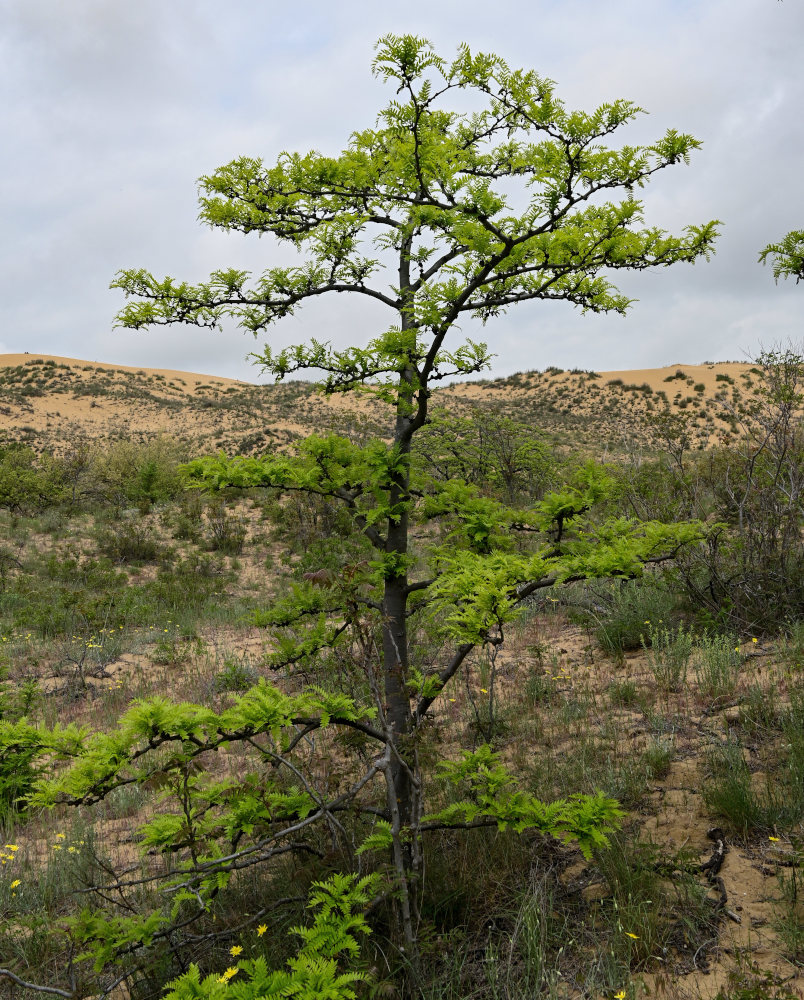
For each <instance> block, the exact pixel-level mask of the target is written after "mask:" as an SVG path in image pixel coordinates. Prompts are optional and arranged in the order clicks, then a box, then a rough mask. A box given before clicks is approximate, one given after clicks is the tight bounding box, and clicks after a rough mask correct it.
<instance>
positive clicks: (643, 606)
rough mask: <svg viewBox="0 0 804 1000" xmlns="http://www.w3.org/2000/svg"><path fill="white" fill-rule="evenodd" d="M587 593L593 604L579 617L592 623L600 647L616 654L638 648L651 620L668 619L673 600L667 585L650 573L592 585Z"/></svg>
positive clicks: (663, 620)
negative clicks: (636, 578)
mask: <svg viewBox="0 0 804 1000" xmlns="http://www.w3.org/2000/svg"><path fill="white" fill-rule="evenodd" d="M588 593H589V596H590V600H591V601H592V602H593V604H592V607H591V608H589V609H587V610H586V611H585V612H584V613H583V617H584V618H585V619H586V621H587V622H588V623H590V624H591V625H592V627H593V630H594V634H595V638H596V639H597V641H598V643H599V644H600V647H601V649H603V650H604V652H606V653H608V654H610V655H612V656H617V657H620V656H622V655H623V653H624V652H627V651H628V650H635V649H639V648H640V647H641V646H642V637H643V635H644V634H645V632H646V630H647V629H648V628H649V627H650V625H651V623H655V624H656V625H659V624H662V623H664V622H668V621H671V620H672V618H673V612H674V608H675V604H676V599H675V597H674V596H673V593H672V591H671V590H670V588H669V587H668V586H667V585H666V584H665V583H663V582H662V581H661V580H659V579H656V578H653V577H646V578H644V579H642V580H626V581H619V580H618V581H613V582H612V583H610V584H608V585H607V586H605V587H601V586H599V585H596V586H594V587H589V588H588Z"/></svg>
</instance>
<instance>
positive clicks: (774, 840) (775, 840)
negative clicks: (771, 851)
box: [768, 837, 779, 844]
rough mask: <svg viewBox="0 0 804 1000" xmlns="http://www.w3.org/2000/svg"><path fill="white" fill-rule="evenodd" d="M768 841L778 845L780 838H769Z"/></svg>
mask: <svg viewBox="0 0 804 1000" xmlns="http://www.w3.org/2000/svg"><path fill="white" fill-rule="evenodd" d="M768 840H771V841H773V843H774V844H777V843H778V842H779V838H778V837H768Z"/></svg>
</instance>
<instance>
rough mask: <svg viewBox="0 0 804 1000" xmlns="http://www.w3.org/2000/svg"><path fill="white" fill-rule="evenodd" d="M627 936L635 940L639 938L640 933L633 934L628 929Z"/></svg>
mask: <svg viewBox="0 0 804 1000" xmlns="http://www.w3.org/2000/svg"><path fill="white" fill-rule="evenodd" d="M625 936H626V937H630V938H633V939H634V940H635V941H638V940H639V935H638V934H632V933H631V931H626V932H625Z"/></svg>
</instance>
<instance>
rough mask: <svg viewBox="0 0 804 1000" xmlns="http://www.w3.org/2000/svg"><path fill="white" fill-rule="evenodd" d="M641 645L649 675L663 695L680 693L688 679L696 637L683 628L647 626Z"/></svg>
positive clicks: (679, 626)
mask: <svg viewBox="0 0 804 1000" xmlns="http://www.w3.org/2000/svg"><path fill="white" fill-rule="evenodd" d="M642 644H643V646H644V647H645V649H646V650H647V658H648V667H649V669H650V672H651V673H652V674H653V677H654V679H655V681H656V683H657V685H658V686H659V689H660V690H661V691H664V692H669V691H680V690H681V688H682V686H683V684H684V682H685V681H686V679H687V666H688V665H689V662H690V657H691V656H692V650H693V646H694V645H695V634H694V633H693V632H691V631H690V630H689V629H686V628H685V627H684V625H677V626H676V627H675V628H670V627H669V626H667V625H654V624H652V623H651V624H646V627H645V635H644V637H643V640H642Z"/></svg>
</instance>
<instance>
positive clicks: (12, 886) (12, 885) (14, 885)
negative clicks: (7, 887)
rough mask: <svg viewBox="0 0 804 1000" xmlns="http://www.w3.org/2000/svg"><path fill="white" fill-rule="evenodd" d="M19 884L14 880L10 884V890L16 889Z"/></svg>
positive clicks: (18, 881) (16, 879) (17, 880)
mask: <svg viewBox="0 0 804 1000" xmlns="http://www.w3.org/2000/svg"><path fill="white" fill-rule="evenodd" d="M19 884H20V880H19V879H18V878H15V879H14V881H13V882H12V883H11V888H12V889H16V888H17V886H18V885H19Z"/></svg>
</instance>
